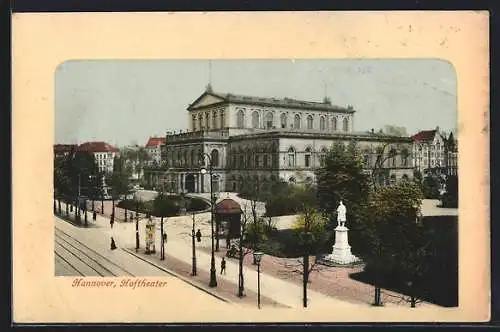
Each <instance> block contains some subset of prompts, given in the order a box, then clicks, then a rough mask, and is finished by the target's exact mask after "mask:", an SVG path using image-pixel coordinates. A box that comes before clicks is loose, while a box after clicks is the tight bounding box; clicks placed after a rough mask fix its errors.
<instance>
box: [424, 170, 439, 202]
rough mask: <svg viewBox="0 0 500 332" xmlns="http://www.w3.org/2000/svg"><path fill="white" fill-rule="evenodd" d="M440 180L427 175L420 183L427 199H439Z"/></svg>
mask: <svg viewBox="0 0 500 332" xmlns="http://www.w3.org/2000/svg"><path fill="white" fill-rule="evenodd" d="M439 182H440V180H439V178H438V177H437V176H435V175H432V174H429V175H427V176H426V177H424V179H423V181H422V191H423V194H424V197H425V198H427V199H437V198H439V189H440V183H439Z"/></svg>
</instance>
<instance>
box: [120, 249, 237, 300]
mask: <svg viewBox="0 0 500 332" xmlns="http://www.w3.org/2000/svg"><path fill="white" fill-rule="evenodd" d="M121 249H122V250H123V251H125V252H127V253H129V254H130V255H132V256H134V257H137V258H139V259H140V260H142V261H144V262H146V263H148V264H150V265H153V266H154V267H156V268H157V269H160V270H162V271H164V272H166V273H168V274H170V275H172V276H174V277H176V278H178V279H181V280H182V281H184V282H186V283H188V284H190V285H191V286H193V287H195V288H197V289H199V290H201V291H203V292H205V293H207V294H209V295H212V296H213V297H215V298H217V299H219V300H221V301H223V302H226V303H232V302H231V301H230V300H229V299H227V298H225V297H223V296H220V295H218V294H216V293H215V292H212V291H210V290H208V289H206V288H205V287H203V286H200V285H198V284H196V283H195V282H193V281H191V280H189V279H188V278H186V277H183V276H181V275H180V274H178V273H176V272H174V271H172V270H169V269H166V268H164V267H163V266H160V265H158V264H156V263H153V262H151V261H150V260H148V259H145V258H144V257H141V256H140V255H137V254H136V253H135V252H133V251H132V250H130V249H126V248H121Z"/></svg>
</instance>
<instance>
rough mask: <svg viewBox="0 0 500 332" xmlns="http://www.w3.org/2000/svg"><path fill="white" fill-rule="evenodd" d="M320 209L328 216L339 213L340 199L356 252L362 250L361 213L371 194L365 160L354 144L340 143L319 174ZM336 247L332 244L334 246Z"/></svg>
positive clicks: (333, 149)
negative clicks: (360, 233)
mask: <svg viewBox="0 0 500 332" xmlns="http://www.w3.org/2000/svg"><path fill="white" fill-rule="evenodd" d="M316 178H317V190H316V195H317V198H318V207H319V209H320V210H321V211H322V212H323V213H325V214H326V215H328V216H334V215H335V214H336V210H337V206H338V204H339V202H340V200H342V201H343V203H344V204H345V205H346V207H347V220H348V223H349V225H350V226H349V228H350V229H351V231H352V232H351V234H352V237H351V242H352V247H353V249H354V250H355V249H357V248H361V247H362V246H363V245H364V243H363V242H362V241H360V240H359V236H358V234H359V231H360V226H359V222H358V220H360V217H359V212H360V210H361V207H362V206H363V205H364V204H366V201H367V200H368V196H369V193H370V178H369V175H368V174H367V173H365V172H364V170H363V163H362V158H361V155H360V153H359V150H358V149H357V146H356V144H355V143H353V142H351V143H350V144H349V145H348V146H345V145H344V144H342V143H338V144H335V145H333V146H332V148H331V149H330V151H329V152H328V153H327V155H326V157H325V164H324V167H322V168H320V169H319V170H318V171H317V173H316ZM331 244H333V243H331Z"/></svg>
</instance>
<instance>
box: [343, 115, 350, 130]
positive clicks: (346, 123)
mask: <svg viewBox="0 0 500 332" xmlns="http://www.w3.org/2000/svg"><path fill="white" fill-rule="evenodd" d="M343 129H344V132H348V131H349V120H348V119H347V118H344V128H343Z"/></svg>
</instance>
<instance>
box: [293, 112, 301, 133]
mask: <svg viewBox="0 0 500 332" xmlns="http://www.w3.org/2000/svg"><path fill="white" fill-rule="evenodd" d="M293 127H294V128H295V129H300V115H298V114H295V117H294V119H293Z"/></svg>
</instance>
